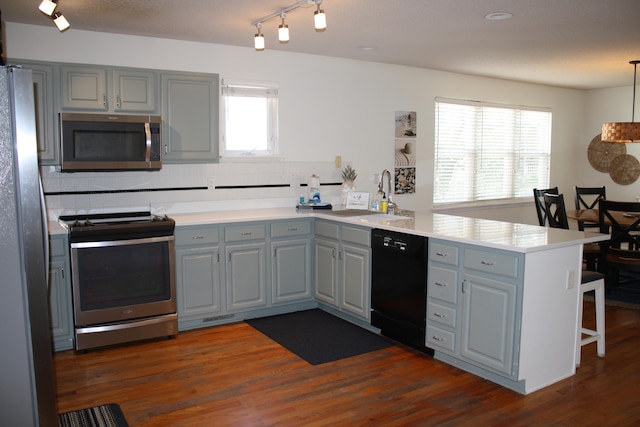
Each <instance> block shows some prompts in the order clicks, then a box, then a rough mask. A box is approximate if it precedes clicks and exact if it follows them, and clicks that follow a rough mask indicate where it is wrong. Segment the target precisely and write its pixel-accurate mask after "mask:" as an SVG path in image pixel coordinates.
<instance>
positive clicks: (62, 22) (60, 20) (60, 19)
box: [51, 12, 71, 32]
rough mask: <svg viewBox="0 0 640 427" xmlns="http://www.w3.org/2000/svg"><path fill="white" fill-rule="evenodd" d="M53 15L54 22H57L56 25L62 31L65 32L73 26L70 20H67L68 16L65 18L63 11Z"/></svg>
mask: <svg viewBox="0 0 640 427" xmlns="http://www.w3.org/2000/svg"><path fill="white" fill-rule="evenodd" d="M51 17H52V18H53V23H54V24H56V27H58V30H60V32H63V31H64V30H66V29H67V28H69V27H70V26H71V25H70V24H69V21H67V18H65V17H64V15H63V14H62V13H61V12H55V13H54V14H53V15H52V16H51Z"/></svg>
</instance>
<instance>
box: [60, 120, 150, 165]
mask: <svg viewBox="0 0 640 427" xmlns="http://www.w3.org/2000/svg"><path fill="white" fill-rule="evenodd" d="M161 124H162V120H161V118H160V116H149V115H145V116H140V115H118V114H86V113H61V114H60V152H61V160H62V161H61V170H62V171H64V172H80V171H85V172H89V171H122V170H143V171H153V170H159V169H161V168H162V157H161V148H162V139H161Z"/></svg>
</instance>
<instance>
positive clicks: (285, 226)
mask: <svg viewBox="0 0 640 427" xmlns="http://www.w3.org/2000/svg"><path fill="white" fill-rule="evenodd" d="M310 233H311V222H310V221H307V220H304V221H287V222H275V223H273V224H271V237H288V236H301V235H306V234H310Z"/></svg>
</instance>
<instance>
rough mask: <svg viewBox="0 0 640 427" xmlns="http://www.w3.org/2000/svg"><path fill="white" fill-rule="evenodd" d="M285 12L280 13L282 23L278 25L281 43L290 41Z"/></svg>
mask: <svg viewBox="0 0 640 427" xmlns="http://www.w3.org/2000/svg"><path fill="white" fill-rule="evenodd" d="M284 17H285V14H284V13H283V14H282V15H280V18H282V24H281V25H280V26H279V27H278V40H279V41H280V43H289V26H288V25H287V24H285V23H284Z"/></svg>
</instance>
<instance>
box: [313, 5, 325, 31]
mask: <svg viewBox="0 0 640 427" xmlns="http://www.w3.org/2000/svg"><path fill="white" fill-rule="evenodd" d="M320 3H322V1H318V2H316V6H317V9H316V11H315V12H313V23H314V26H315V28H316V31H324V30H326V29H327V17H326V15H325V14H324V10H322V9H320Z"/></svg>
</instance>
